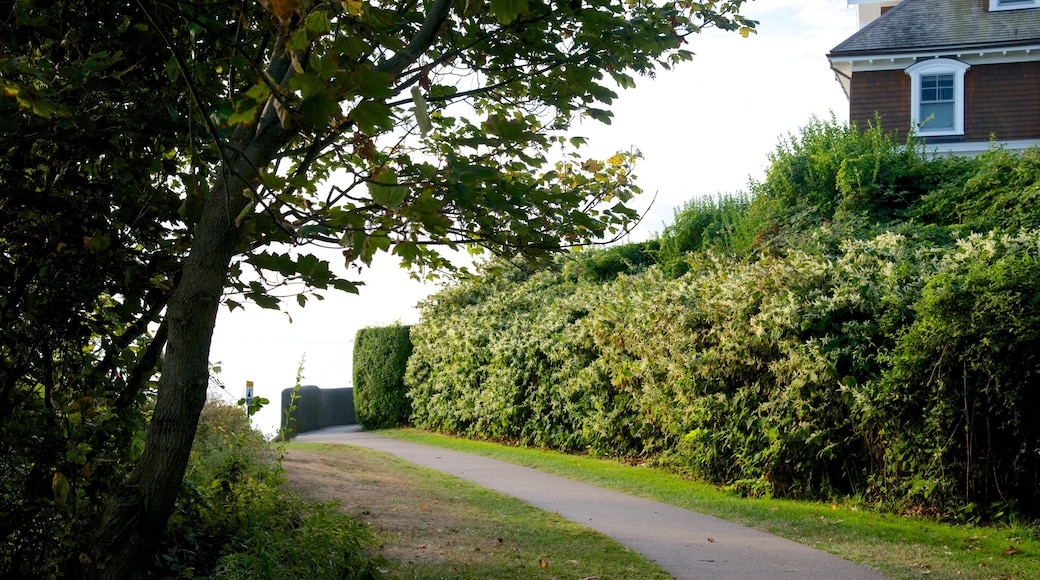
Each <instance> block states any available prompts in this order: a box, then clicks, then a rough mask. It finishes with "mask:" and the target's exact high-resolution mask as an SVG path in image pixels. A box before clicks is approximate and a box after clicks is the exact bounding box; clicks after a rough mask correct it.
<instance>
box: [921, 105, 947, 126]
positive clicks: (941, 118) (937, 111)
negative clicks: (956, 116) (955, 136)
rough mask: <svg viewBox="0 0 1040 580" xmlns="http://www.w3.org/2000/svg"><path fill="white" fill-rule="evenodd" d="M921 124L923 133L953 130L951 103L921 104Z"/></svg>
mask: <svg viewBox="0 0 1040 580" xmlns="http://www.w3.org/2000/svg"><path fill="white" fill-rule="evenodd" d="M933 115H934V116H933ZM929 117H932V118H931V119H929ZM921 123H922V124H923V125H922V127H923V128H924V130H925V131H936V130H939V129H953V103H921Z"/></svg>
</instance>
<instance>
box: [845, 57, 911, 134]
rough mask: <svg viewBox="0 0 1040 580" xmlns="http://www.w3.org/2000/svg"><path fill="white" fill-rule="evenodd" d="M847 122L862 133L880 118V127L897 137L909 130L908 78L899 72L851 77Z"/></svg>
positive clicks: (863, 74)
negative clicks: (878, 116) (875, 116)
mask: <svg viewBox="0 0 1040 580" xmlns="http://www.w3.org/2000/svg"><path fill="white" fill-rule="evenodd" d="M849 93H850V94H851V95H852V98H851V99H850V102H849V120H850V121H852V122H854V123H856V126H857V127H859V128H860V130H865V129H866V128H867V127H869V126H870V125H871V124H873V123H874V112H875V111H876V112H877V113H878V114H880V115H881V128H882V129H884V130H885V132H886V133H890V132H892V131H895V132H896V133H898V135H899V136H900V137H902V136H903V135H906V132H907V131H908V130H909V129H910V77H909V76H907V75H906V73H904V72H903V71H901V70H883V71H864V72H857V73H854V74H853V75H852V81H851V84H850V85H849Z"/></svg>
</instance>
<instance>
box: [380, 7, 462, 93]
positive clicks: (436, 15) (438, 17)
mask: <svg viewBox="0 0 1040 580" xmlns="http://www.w3.org/2000/svg"><path fill="white" fill-rule="evenodd" d="M450 10H451V0H436V1H435V2H434V3H433V6H432V7H430V12H429V13H428V14H427V15H426V20H425V21H424V22H423V25H422V28H420V29H419V32H418V33H416V35H415V37H414V38H412V41H411V42H409V43H408V46H406V47H405V48H404V50H401V51H399V52H397V53H395V54H394V56H392V57H390V58H389V59H387V60H384V61H383V62H381V63H379V64H378V65H376V67H375V70H376V71H377V72H382V73H389V74H391V75H392V76H394V77H396V76H397V75H399V74H401V72H402V71H403V70H404V69H406V68H408V66H409V65H411V64H412V63H413V62H415V61H416V60H417V59H418V58H419V57H420V56H422V54H423V53H424V52H426V50H427V49H428V48H430V46H431V45H432V44H433V41H434V40H435V39H436V38H437V34H438V33H439V32H440V29H441V26H442V25H443V24H444V21H445V20H447V19H448V12H449V11H450Z"/></svg>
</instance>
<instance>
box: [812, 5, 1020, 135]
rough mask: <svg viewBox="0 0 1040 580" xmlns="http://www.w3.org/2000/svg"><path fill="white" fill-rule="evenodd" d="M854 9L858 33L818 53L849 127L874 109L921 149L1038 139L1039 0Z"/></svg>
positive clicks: (867, 120) (865, 119)
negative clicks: (838, 90)
mask: <svg viewBox="0 0 1040 580" xmlns="http://www.w3.org/2000/svg"><path fill="white" fill-rule="evenodd" d="M849 4H856V5H858V6H857V7H858V9H859V19H860V29H859V31H858V32H856V33H855V34H853V35H852V36H851V37H849V38H848V39H847V40H845V41H844V42H842V43H841V44H839V45H838V46H836V47H834V49H833V50H831V52H830V54H828V55H827V58H828V59H829V60H830V63H831V69H833V70H834V73H835V76H836V77H837V79H838V81H839V82H840V83H841V85H842V88H843V89H844V90H845V95H846V96H848V97H849V120H850V121H852V122H855V123H856V124H857V125H858V126H859V127H866V126H867V125H868V123H872V122H873V121H874V118H875V113H877V114H878V115H880V119H881V123H882V126H883V127H884V128H885V129H886V130H887V131H896V132H897V133H898V135H899V136H901V137H902V136H904V135H906V133H907V132H908V131H909V130H910V128H911V127H913V128H915V130H916V133H917V136H918V139H920V140H923V141H924V142H925V144H926V147H927V149H928V150H934V151H937V152H946V153H954V154H962V155H974V154H977V153H980V152H982V151H985V150H986V149H988V148H989V146H990V141H991V139H995V140H997V141H999V142H1001V143H1002V144H1004V145H1005V146H1006V147H1007V148H1009V149H1024V148H1027V147H1031V146H1033V145H1037V144H1040V0H903V1H902V2H876V1H875V2H870V1H867V0H849Z"/></svg>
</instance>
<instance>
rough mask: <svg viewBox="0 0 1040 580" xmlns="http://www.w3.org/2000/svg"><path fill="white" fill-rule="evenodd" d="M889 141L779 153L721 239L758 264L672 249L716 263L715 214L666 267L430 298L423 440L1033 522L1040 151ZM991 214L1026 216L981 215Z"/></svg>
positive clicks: (827, 138) (762, 489) (748, 489)
mask: <svg viewBox="0 0 1040 580" xmlns="http://www.w3.org/2000/svg"><path fill="white" fill-rule="evenodd" d="M881 135H882V134H881V133H879V132H878V131H877V130H872V131H867V132H865V133H863V134H860V133H857V132H855V131H854V129H849V128H847V127H845V128H842V127H833V126H821V125H819V124H814V125H813V126H811V127H810V128H809V129H808V130H807V133H806V135H803V137H802V139H801V140H799V141H797V142H798V143H799V144H800V148H796V149H790V150H789V149H781V150H780V151H779V152H778V154H777V156H776V157H775V158H774V159H773V162H774V166H773V167H772V169H771V171H770V179H769V183H768V184H760V186H759V187H758V188H757V190H758V192H757V193H755V195H754V196H752V198H751V199H750V200H749V201H750V203H746V204H729V205H726V207H725V208H724V209H725V210H726V211H724V212H722V213H721V214H720V215H722V216H723V217H724V218H725V219H719V220H715V221H717V222H718V223H723V222H724V223H725V224H731V225H734V226H739V228H736V227H735V228H734V229H733V230H732V231H733V232H741V233H740V239H742V240H748V239H753V238H754V237H755V236H751V237H748V234H752V233H753V229H754V227H759V228H762V229H760V230H759V231H758V235H757V237H758V238H759V240H764V242H763V243H761V244H760V243H759V242H755V243H754V244H745V245H741V246H740V247H739V248H735V247H733V246H732V245H726V244H725V243H723V244H721V245H720V244H719V241H720V240H721V241H723V242H725V241H726V240H727V239H728V238H726V236H721V237H720V238H718V239H717V240H715V241H714V242H713V243H712V244H711V245H708V246H707V247H705V246H699V245H698V244H696V243H694V244H690V245H687V246H683V245H682V244H681V243H679V242H683V240H680V239H676V240H670V239H668V237H669V236H671V237H681V238H683V239H685V240H686V241H691V240H692V241H693V242H697V241H698V240H700V239H701V238H696V239H695V238H693V237H692V236H693V234H697V233H699V232H703V231H707V230H706V229H705V228H703V227H700V225H698V224H701V221H698V220H696V219H692V218H697V217H698V216H701V215H702V214H704V215H708V214H710V215H709V217H711V216H714V215H715V213H718V212H715V209H717V205H718V204H715V205H712V204H710V203H709V204H706V205H703V207H702V206H691V207H690V208H687V213H689V214H690V215H689V216H688V217H691V219H690V220H687V221H688V222H689V223H685V222H684V224H680V225H681V226H682V227H681V228H680V227H676V228H672V229H670V230H669V231H668V232H667V234H668V236H665V239H662V243H661V253H660V254H659V256H660V257H663V258H667V259H663V260H661V261H659V262H658V263H657V264H650V265H646V266H645V267H642V268H639V269H628V270H627V271H626V270H618V271H616V272H615V271H612V272H611V274H610V275H609V276H589V275H587V272H588V271H587V269H582V268H575V267H569V268H568V267H562V268H560V267H556V268H548V269H544V270H541V271H536V272H531V271H528V272H525V273H524V274H522V275H521V274H517V273H516V272H515V271H511V270H509V269H508V268H500V267H495V266H494V265H490V266H488V267H487V268H486V270H485V271H484V272H483V273H482V275H481V276H478V277H475V278H471V279H467V280H463V281H460V282H458V283H457V284H456V285H454V286H452V287H450V288H447V289H445V290H443V291H442V292H440V293H439V294H437V295H435V296H433V297H432V298H431V299H429V300H427V301H426V302H425V303H424V309H423V315H422V320H421V322H420V323H419V324H418V325H416V326H415V327H414V328H413V332H412V338H413V340H414V343H415V351H414V353H413V356H412V357H411V359H410V360H409V363H408V375H407V379H406V380H407V382H408V385H409V387H410V391H409V396H410V397H411V401H412V405H413V409H414V412H413V414H412V417H411V419H412V422H413V424H415V425H416V426H418V427H423V428H428V429H435V430H441V431H449V432H454V433H458V434H463V435H467V436H474V437H488V438H505V439H512V440H515V441H519V442H522V443H526V444H529V445H536V446H548V447H555V448H559V449H565V450H570V451H589V452H592V453H597V454H603V455H611V456H620V457H639V458H641V460H649V461H658V462H659V463H663V464H667V465H669V466H671V467H673V468H675V469H677V470H680V471H683V472H686V473H689V474H691V475H693V476H696V477H699V478H703V479H706V480H709V481H712V482H714V483H717V484H719V485H723V486H728V487H730V488H731V489H734V490H738V491H740V492H743V493H747V494H750V495H782V496H793V497H818V498H819V497H824V498H829V497H834V496H840V495H852V496H857V497H860V498H862V499H864V500H866V501H871V502H876V503H878V504H882V505H886V506H889V507H896V508H905V509H908V510H911V509H912V510H914V511H915V512H916V511H920V510H921V509H922V508H923V509H925V510H926V511H930V512H931V513H939V514H946V515H955V516H959V517H963V518H976V517H983V518H984V517H994V518H996V517H1007V516H1008V514H1015V513H1019V514H1028V515H1030V516H1040V499H1038V498H1040V484H1038V483H1037V482H1038V481H1040V427H1038V425H1040V423H1038V422H1037V421H1035V418H1034V416H1033V413H1035V412H1036V409H1037V408H1038V406H1040V349H1038V348H1037V345H1038V344H1040V342H1038V341H1040V230H1038V229H1036V228H1035V227H1034V225H1035V224H1036V222H1035V221H1034V219H1033V218H1032V216H1033V215H1034V214H1036V215H1040V212H1038V211H1037V209H1036V206H1035V203H1034V202H1033V201H1032V200H1033V199H1034V197H1033V194H1034V193H1035V191H1037V189H1038V188H1037V186H1036V183H1040V179H1037V176H1040V162H1038V161H1037V160H1038V159H1040V150H1033V151H1030V152H1027V153H1025V154H1021V155H1019V154H1010V153H1005V152H999V151H998V152H994V153H991V154H989V155H986V156H983V157H980V158H979V159H975V160H968V161H965V160H950V159H945V158H939V159H934V160H930V159H928V158H926V157H923V156H916V154H915V153H914V152H913V151H912V150H899V149H898V148H896V147H895V146H894V145H893V143H892V142H891V141H889V140H887V139H882V138H881V137H880V136H881ZM806 144H807V145H806ZM802 145H805V146H804V147H803V146H802ZM998 168H999V169H1001V170H1000V171H997V169H998ZM1005 170H1006V171H1005ZM1006 173H1007V174H1009V175H1011V176H1013V177H1014V179H1012V178H1010V177H1008V178H1006V179H1003V180H1000V179H994V177H995V176H998V175H1005V174H1006ZM780 177H784V179H780ZM853 178H855V179H853ZM919 178H920V179H919ZM987 184H988V185H987ZM921 188H925V189H927V191H925V192H922V191H921ZM1015 192H1017V193H1018V195H1017V196H1016V194H1015ZM998 198H999V200H1000V203H998V205H999V206H1000V207H1001V208H1004V209H1012V208H1014V209H1016V211H1014V212H1006V215H1005V212H1004V211H992V210H991V208H990V207H989V206H988V205H987V204H984V203H979V201H978V200H996V199H998ZM709 210H710V211H709ZM742 211H744V212H747V214H746V216H747V217H746V219H745V218H744V217H741V212H742ZM756 211H757V212H760V213H759V214H758V215H756V214H755V212H756ZM698 212H699V213H698ZM713 212H714V213H713ZM910 218H912V219H913V221H911V219H910ZM742 220H745V221H743V223H742ZM702 221H703V220H702ZM708 221H709V222H711V220H708ZM705 223H707V222H705ZM711 223H715V222H711ZM691 224H692V225H691ZM687 226H689V227H687ZM694 226H696V227H694ZM977 230H982V231H983V232H984V233H972V232H973V231H977ZM713 231H714V230H713ZM720 231H721V230H720ZM767 238H768V240H767ZM672 242H675V243H674V244H673V243H672ZM684 243H685V242H684ZM673 246H674V248H673ZM687 248H689V249H690V250H692V251H690V252H685V251H684V250H685V249H687ZM627 249H628V248H625V250H627ZM673 250H674V251H673ZM734 250H738V251H734ZM621 251H622V250H618V251H615V252H614V253H607V252H604V253H603V255H602V256H583V258H582V259H583V260H584V262H583V264H597V263H600V262H603V263H607V264H610V263H614V262H612V260H614V258H615V257H616V256H617V255H619V253H620V252H621ZM668 251H671V252H672V254H671V255H667V252H668ZM600 258H601V259H600ZM614 261H616V260H614ZM680 262H681V263H682V265H683V268H681V269H676V268H675V267H674V266H676V265H677V264H679V263H680Z"/></svg>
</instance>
